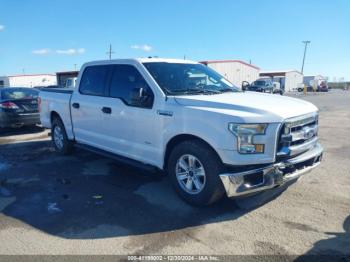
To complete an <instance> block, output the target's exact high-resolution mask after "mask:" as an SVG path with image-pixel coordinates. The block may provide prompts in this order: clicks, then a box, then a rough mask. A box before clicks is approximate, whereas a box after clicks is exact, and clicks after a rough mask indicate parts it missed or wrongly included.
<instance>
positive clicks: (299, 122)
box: [277, 114, 318, 159]
mask: <svg viewBox="0 0 350 262" xmlns="http://www.w3.org/2000/svg"><path fill="white" fill-rule="evenodd" d="M317 133H318V114H312V115H306V116H301V117H295V118H291V119H287V120H286V121H285V122H284V123H283V124H282V127H281V131H280V134H279V140H278V145H277V158H279V159H281V158H288V157H294V156H296V155H299V154H302V153H304V152H306V151H307V150H309V149H311V148H313V147H314V146H315V145H316V144H317V140H318V138H317Z"/></svg>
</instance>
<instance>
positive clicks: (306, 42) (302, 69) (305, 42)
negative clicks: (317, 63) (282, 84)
mask: <svg viewBox="0 0 350 262" xmlns="http://www.w3.org/2000/svg"><path fill="white" fill-rule="evenodd" d="M303 43H304V44H305V49H304V57H303V64H302V66H301V73H302V74H303V73H304V64H305V56H306V50H307V45H308V44H310V43H311V41H309V40H307V41H303Z"/></svg>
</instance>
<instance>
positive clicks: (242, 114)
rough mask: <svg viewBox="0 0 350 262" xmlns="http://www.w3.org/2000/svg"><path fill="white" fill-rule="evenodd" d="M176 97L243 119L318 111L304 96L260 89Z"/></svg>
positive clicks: (187, 104) (184, 102)
mask: <svg viewBox="0 0 350 262" xmlns="http://www.w3.org/2000/svg"><path fill="white" fill-rule="evenodd" d="M175 100H176V101H177V103H179V104H180V105H183V106H185V107H189V108H195V109H197V110H205V111H212V112H216V113H221V114H227V115H231V116H234V117H237V118H240V119H238V121H243V122H256V121H259V122H281V121H283V120H285V119H287V118H291V117H295V116H301V115H305V114H309V113H314V112H317V111H318V109H317V107H316V106H314V105H313V104H311V103H309V102H306V101H304V100H301V99H296V98H292V97H286V96H281V95H273V94H264V93H257V92H237V93H236V92H235V93H222V94H214V95H187V96H176V97H175Z"/></svg>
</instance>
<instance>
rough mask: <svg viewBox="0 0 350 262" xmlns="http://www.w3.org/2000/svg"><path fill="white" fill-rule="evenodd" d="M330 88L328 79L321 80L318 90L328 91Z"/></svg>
mask: <svg viewBox="0 0 350 262" xmlns="http://www.w3.org/2000/svg"><path fill="white" fill-rule="evenodd" d="M328 90H329V88H328V85H327V82H326V81H321V82H320V83H319V85H317V91H318V92H328Z"/></svg>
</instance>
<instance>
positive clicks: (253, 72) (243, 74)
mask: <svg viewBox="0 0 350 262" xmlns="http://www.w3.org/2000/svg"><path fill="white" fill-rule="evenodd" d="M200 63H202V64H205V65H207V66H209V67H210V68H212V69H214V70H215V71H217V72H219V73H220V74H221V75H223V76H224V77H225V78H226V79H227V80H229V81H230V82H231V83H233V84H234V85H236V86H238V87H241V86H242V82H243V81H246V82H249V83H251V82H254V81H255V80H256V79H258V78H259V71H260V68H259V67H257V66H255V65H251V64H248V63H246V62H243V61H240V60H211V61H201V62H200Z"/></svg>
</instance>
